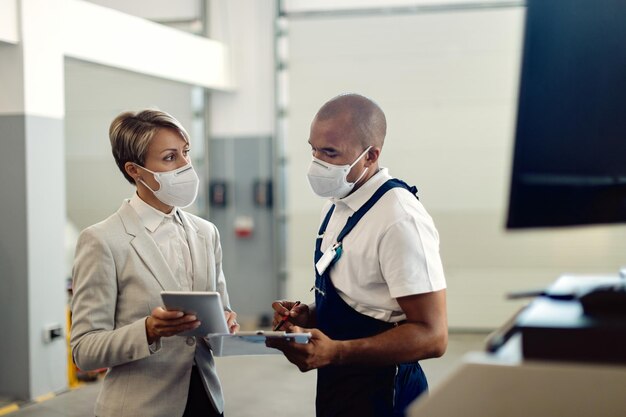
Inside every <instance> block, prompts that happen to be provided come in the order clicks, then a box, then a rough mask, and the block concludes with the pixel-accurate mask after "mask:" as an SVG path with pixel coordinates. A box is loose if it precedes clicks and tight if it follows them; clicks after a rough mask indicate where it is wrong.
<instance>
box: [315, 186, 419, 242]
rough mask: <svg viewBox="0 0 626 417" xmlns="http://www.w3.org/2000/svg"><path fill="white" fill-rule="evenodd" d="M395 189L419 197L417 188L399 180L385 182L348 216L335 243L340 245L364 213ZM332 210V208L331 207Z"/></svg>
mask: <svg viewBox="0 0 626 417" xmlns="http://www.w3.org/2000/svg"><path fill="white" fill-rule="evenodd" d="M396 187H401V188H405V189H406V190H408V191H410V192H411V193H412V194H413V195H415V198H417V199H419V197H417V188H416V187H415V186H409V185H408V184H407V183H405V182H404V181H402V180H399V179H397V178H392V179H390V180H387V181H386V182H385V183H384V184H383V185H381V186H380V187H379V188H378V190H376V192H375V193H374V195H372V196H371V197H370V199H369V200H367V201H366V202H365V204H363V205H362V206H361V208H360V209H358V210H357V211H356V212H355V213H354V214H353V215H352V216H350V217H349V218H348V221H347V222H346V225H345V226H344V228H343V229H342V230H341V232H340V233H339V236H337V242H338V243H341V241H343V238H344V237H346V235H347V234H348V233H350V232H351V231H352V229H353V228H354V226H356V224H357V223H358V222H359V220H361V218H362V217H363V216H365V213H367V212H368V211H369V209H371V208H372V206H373V205H374V204H376V202H377V201H378V200H380V198H381V197H382V196H383V195H384V194H385V193H386V192H387V191H389V190H391V189H392V188H396ZM333 208H334V206H333ZM330 212H332V210H330ZM327 217H328V219H330V216H327ZM326 223H328V222H326ZM326 223H325V224H323V225H322V226H324V229H321V228H320V234H321V233H323V232H324V230H326Z"/></svg>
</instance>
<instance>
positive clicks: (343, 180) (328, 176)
mask: <svg viewBox="0 0 626 417" xmlns="http://www.w3.org/2000/svg"><path fill="white" fill-rule="evenodd" d="M370 148H371V146H368V148H367V149H366V150H365V151H363V153H362V154H361V155H360V156H359V157H358V158H357V159H356V161H354V162H353V163H352V164H350V165H333V164H329V163H328V162H324V161H321V160H319V159H317V158H316V157H313V160H312V161H311V165H310V166H309V172H308V173H307V178H308V179H309V184H310V185H311V188H312V189H313V192H314V193H315V194H317V195H318V196H320V197H326V198H344V197H345V196H347V195H348V194H350V191H352V188H354V184H356V183H357V182H359V181H360V180H361V178H363V176H364V175H365V173H366V172H367V170H368V168H365V169H364V170H363V173H362V174H361V175H359V178H357V179H356V181H354V182H348V174H349V173H350V170H351V169H352V167H353V166H354V164H356V163H357V162H359V160H360V159H361V158H363V156H365V154H367V152H368V151H369V150H370Z"/></svg>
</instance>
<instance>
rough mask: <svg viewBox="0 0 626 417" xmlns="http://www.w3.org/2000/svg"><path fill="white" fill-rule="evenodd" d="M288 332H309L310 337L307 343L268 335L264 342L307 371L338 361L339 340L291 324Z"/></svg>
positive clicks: (339, 351)
mask: <svg viewBox="0 0 626 417" xmlns="http://www.w3.org/2000/svg"><path fill="white" fill-rule="evenodd" d="M290 332H292V333H311V339H310V340H309V343H296V342H294V341H287V340H285V339H279V338H271V337H268V338H267V339H266V342H265V344H266V345H267V346H268V347H272V348H276V349H278V350H280V351H281V352H283V353H284V354H285V357H286V358H287V360H289V362H291V363H293V364H295V365H296V366H297V367H298V369H300V371H302V372H307V371H310V370H311V369H317V368H321V367H323V366H326V365H331V364H338V363H339V362H340V358H341V342H339V341H336V340H332V339H330V338H329V337H328V336H326V335H325V334H324V333H322V332H321V331H319V330H317V329H304V328H302V327H298V326H291V328H290Z"/></svg>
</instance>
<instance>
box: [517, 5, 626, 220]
mask: <svg viewBox="0 0 626 417" xmlns="http://www.w3.org/2000/svg"><path fill="white" fill-rule="evenodd" d="M526 3H527V14H526V25H525V34H524V48H523V55H522V68H521V80H520V90H519V102H518V114H517V126H516V134H515V147H514V157H513V173H512V179H511V188H510V196H509V197H510V198H509V213H508V221H507V228H526V227H549V226H567V225H584V224H600V223H621V222H626V0H527V2H526Z"/></svg>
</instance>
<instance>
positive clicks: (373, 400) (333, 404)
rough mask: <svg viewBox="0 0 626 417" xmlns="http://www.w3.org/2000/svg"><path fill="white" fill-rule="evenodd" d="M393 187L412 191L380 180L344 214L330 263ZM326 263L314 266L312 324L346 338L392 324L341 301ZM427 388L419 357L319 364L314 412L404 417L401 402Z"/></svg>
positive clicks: (395, 181)
mask: <svg viewBox="0 0 626 417" xmlns="http://www.w3.org/2000/svg"><path fill="white" fill-rule="evenodd" d="M395 187H402V188H405V189H407V190H409V191H410V192H411V193H413V194H416V193H417V189H416V188H415V187H409V186H408V185H407V184H406V183H404V182H402V181H400V180H398V179H390V180H388V181H387V182H386V183H384V184H383V185H382V186H381V187H380V188H379V189H378V190H377V191H376V192H375V193H374V195H372V197H371V198H370V199H369V200H368V201H367V202H366V203H365V204H364V205H363V206H362V207H361V208H360V209H359V210H357V211H356V212H355V213H354V214H353V215H352V216H351V217H350V218H349V219H348V221H347V223H346V225H345V226H344V228H343V229H342V230H341V232H340V233H339V235H338V237H337V243H339V246H338V247H337V248H336V251H337V253H336V255H335V258H334V260H333V263H334V262H336V261H337V260H339V258H340V256H341V252H342V251H343V250H344V248H343V247H342V245H341V243H342V241H343V239H344V238H345V237H346V235H347V234H348V233H350V231H351V230H352V228H353V227H354V226H355V225H356V224H357V223H358V222H359V220H360V219H361V218H362V217H363V215H365V213H367V211H368V210H369V209H370V208H371V207H372V206H373V205H374V204H375V203H376V202H377V201H378V200H379V199H380V197H381V196H382V195H383V194H384V193H385V192H387V191H388V190H390V189H392V188H395ZM416 197H417V196H416ZM334 209H335V206H334V205H333V206H332V207H331V208H330V210H329V211H328V213H327V214H326V217H325V218H324V221H323V222H322V225H321V226H320V230H319V233H318V237H317V241H316V245H315V262H316V263H317V261H318V260H319V259H320V258H321V256H322V251H321V245H322V236H323V234H324V232H325V231H326V227H327V225H328V222H329V221H330V218H331V216H332V213H333V211H334ZM345 250H349V248H346V249H345ZM331 267H332V263H331V264H330V265H329V266H328V267H327V268H326V270H325V271H324V272H323V274H322V275H320V274H319V273H318V271H317V268H315V287H314V289H315V290H316V291H315V305H316V316H317V327H318V328H319V329H320V330H321V331H322V332H324V333H325V334H326V335H327V336H329V337H330V338H331V339H334V340H351V339H359V338H364V337H370V336H374V335H376V334H378V333H381V332H384V331H386V330H389V329H391V328H393V327H394V326H396V325H397V324H394V323H387V322H384V321H381V320H377V319H375V318H372V317H369V316H366V315H364V314H361V313H359V312H357V311H356V310H354V309H353V308H352V307H350V306H349V305H348V304H346V302H345V301H343V299H342V298H341V296H339V294H338V293H337V290H336V289H335V286H334V285H333V283H332V281H331V279H330V275H329V270H330V268H331ZM427 390H428V382H427V381H426V376H425V375H424V372H423V371H422V368H421V367H420V365H419V363H418V362H412V363H402V364H398V365H387V366H364V365H348V366H335V365H332V366H326V367H323V368H320V369H318V374H317V397H316V401H315V406H316V415H317V417H338V416H342V417H345V416H355V417H356V416H359V417H370V416H371V417H400V416H404V411H405V409H406V407H407V406H408V405H409V404H410V403H411V402H412V401H413V400H414V399H415V398H416V397H417V396H418V395H420V394H421V393H423V392H426V391H427Z"/></svg>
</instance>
